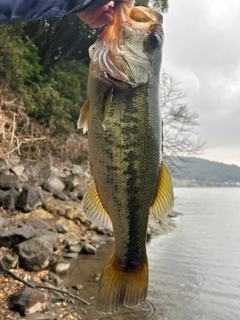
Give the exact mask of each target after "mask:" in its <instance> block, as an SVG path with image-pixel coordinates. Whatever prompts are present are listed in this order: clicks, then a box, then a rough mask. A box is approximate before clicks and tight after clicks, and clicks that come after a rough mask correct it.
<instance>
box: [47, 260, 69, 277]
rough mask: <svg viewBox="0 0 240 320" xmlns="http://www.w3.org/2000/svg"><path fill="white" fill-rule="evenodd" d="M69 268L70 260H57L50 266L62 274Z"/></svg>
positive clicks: (55, 271)
mask: <svg viewBox="0 0 240 320" xmlns="http://www.w3.org/2000/svg"><path fill="white" fill-rule="evenodd" d="M69 269H70V262H67V261H58V262H56V263H55V264H54V265H53V266H52V267H51V270H52V271H53V272H54V273H56V274H59V275H64V274H66V273H68V271H69Z"/></svg>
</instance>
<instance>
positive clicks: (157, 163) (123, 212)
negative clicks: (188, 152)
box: [78, 2, 173, 313]
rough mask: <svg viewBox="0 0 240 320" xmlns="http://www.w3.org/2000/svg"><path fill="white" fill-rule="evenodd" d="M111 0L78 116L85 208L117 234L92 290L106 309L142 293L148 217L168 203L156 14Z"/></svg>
mask: <svg viewBox="0 0 240 320" xmlns="http://www.w3.org/2000/svg"><path fill="white" fill-rule="evenodd" d="M115 4H116V7H115V16H114V25H113V26H108V27H107V28H106V29H105V30H104V31H103V32H102V33H101V35H100V36H99V38H98V40H97V41H96V43H95V44H94V45H92V46H91V47H90V48H89V53H90V58H91V64H90V68H89V78H88V90H87V94H88V100H87V102H86V103H85V105H84V107H83V109H82V111H81V114H80V118H79V121H78V127H79V128H81V127H84V128H85V130H86V127H88V142H89V155H90V164H91V170H92V173H93V176H94V185H93V186H92V187H91V189H90V190H89V191H88V192H87V194H86V195H85V197H84V199H83V210H84V212H85V214H86V216H87V217H88V218H89V219H90V220H91V221H92V222H93V223H95V224H96V225H98V226H100V227H102V228H104V227H108V226H109V225H110V224H111V223H112V226H113V230H114V235H115V248H114V252H113V254H112V256H111V257H110V259H109V261H108V262H107V264H106V266H105V267H104V269H103V272H102V275H101V278H100V282H99V286H98V292H97V295H96V303H95V307H96V310H98V311H99V312H104V313H112V312H115V311H117V310H118V308H119V307H121V306H133V305H136V304H139V303H140V302H143V301H144V300H145V299H146V296H147V287H148V261H147V254H146V233H147V224H148V216H149V213H151V214H152V215H153V217H154V218H155V219H156V220H158V221H159V220H161V219H162V218H163V217H164V216H165V215H166V214H167V213H168V212H169V211H170V210H171V208H172V207H173V189H172V183H171V178H170V175H169V173H168V171H167V169H166V167H165V166H164V164H163V163H162V160H161V158H162V155H161V150H162V119H161V115H160V102H159V80H160V79H159V77H160V67H161V60H162V46H163V30H162V15H161V14H159V13H157V12H155V11H153V10H150V9H148V8H144V7H133V8H129V7H128V6H127V5H126V4H124V3H118V2H115Z"/></svg>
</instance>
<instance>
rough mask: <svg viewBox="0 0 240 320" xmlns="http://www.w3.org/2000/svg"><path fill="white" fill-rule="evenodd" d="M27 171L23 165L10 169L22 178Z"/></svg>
mask: <svg viewBox="0 0 240 320" xmlns="http://www.w3.org/2000/svg"><path fill="white" fill-rule="evenodd" d="M24 170H25V167H24V165H23V164H22V163H20V164H17V165H15V166H13V167H11V168H10V171H11V172H13V173H14V174H15V175H16V176H21V175H22V174H23V172H24Z"/></svg>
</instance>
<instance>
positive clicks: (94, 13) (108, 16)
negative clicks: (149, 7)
mask: <svg viewBox="0 0 240 320" xmlns="http://www.w3.org/2000/svg"><path fill="white" fill-rule="evenodd" d="M115 1H124V2H126V3H127V4H128V5H129V7H132V6H133V5H134V0H115ZM113 13H114V1H110V2H108V3H107V4H105V5H104V6H102V7H99V8H94V9H89V10H86V11H83V12H79V13H77V16H78V17H79V18H80V19H81V20H82V21H83V22H84V23H86V24H88V25H89V26H90V27H91V28H98V27H101V26H103V25H105V24H113Z"/></svg>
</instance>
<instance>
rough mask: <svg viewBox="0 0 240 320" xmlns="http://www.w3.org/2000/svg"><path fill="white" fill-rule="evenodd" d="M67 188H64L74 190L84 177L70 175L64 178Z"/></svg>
mask: <svg viewBox="0 0 240 320" xmlns="http://www.w3.org/2000/svg"><path fill="white" fill-rule="evenodd" d="M63 182H64V185H65V188H64V190H68V191H73V190H74V189H75V188H76V186H77V185H78V184H79V183H82V179H81V178H79V177H78V176H76V175H74V176H69V177H67V178H65V179H64V180H63Z"/></svg>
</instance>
